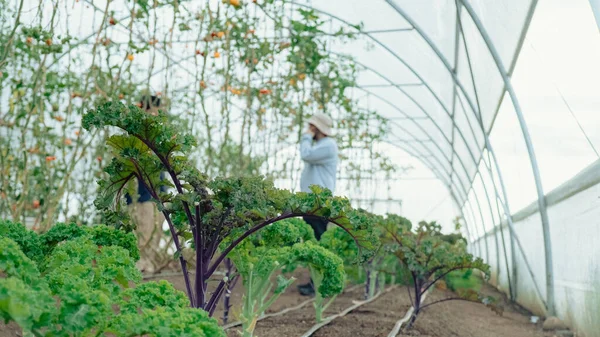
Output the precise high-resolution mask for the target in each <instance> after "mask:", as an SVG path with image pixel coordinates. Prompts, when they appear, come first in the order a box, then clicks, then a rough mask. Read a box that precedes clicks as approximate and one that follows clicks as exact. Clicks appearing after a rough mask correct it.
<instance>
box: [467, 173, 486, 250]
mask: <svg viewBox="0 0 600 337" xmlns="http://www.w3.org/2000/svg"><path fill="white" fill-rule="evenodd" d="M471 191H472V192H473V198H474V199H475V202H476V203H477V209H478V210H479V217H480V218H481V227H482V228H483V234H484V236H485V232H486V229H485V220H484V218H483V211H482V209H481V204H480V202H479V197H478V196H477V192H475V188H474V184H471ZM480 238H481V237H480ZM484 247H485V260H486V261H489V260H490V248H489V246H488V242H487V240H485V241H484Z"/></svg>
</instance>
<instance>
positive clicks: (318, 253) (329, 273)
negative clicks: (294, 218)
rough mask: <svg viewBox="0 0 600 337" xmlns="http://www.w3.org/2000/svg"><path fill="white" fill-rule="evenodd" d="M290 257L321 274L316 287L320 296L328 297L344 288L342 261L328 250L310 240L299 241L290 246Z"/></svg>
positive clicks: (344, 275)
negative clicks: (320, 279) (318, 284)
mask: <svg viewBox="0 0 600 337" xmlns="http://www.w3.org/2000/svg"><path fill="white" fill-rule="evenodd" d="M290 259H293V260H294V261H296V262H297V263H300V264H303V265H305V266H307V267H309V268H310V269H311V272H312V271H315V272H317V273H318V274H320V275H322V281H321V284H320V286H319V287H318V289H316V290H317V291H318V292H319V293H320V294H321V296H323V297H330V296H333V295H337V294H339V293H341V292H342V291H343V290H344V284H345V278H346V273H345V271H344V262H343V261H342V259H341V258H340V257H339V256H337V255H335V254H334V253H332V252H330V251H329V250H327V249H325V248H323V247H321V246H318V245H317V244H315V243H312V242H306V243H299V244H295V245H294V246H293V247H292V250H291V253H290Z"/></svg>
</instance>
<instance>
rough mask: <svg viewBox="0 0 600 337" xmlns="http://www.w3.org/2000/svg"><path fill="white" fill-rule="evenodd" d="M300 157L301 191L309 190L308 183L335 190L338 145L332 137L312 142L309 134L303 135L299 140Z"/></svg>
mask: <svg viewBox="0 0 600 337" xmlns="http://www.w3.org/2000/svg"><path fill="white" fill-rule="evenodd" d="M300 158H302V161H304V170H303V171H302V176H301V177H300V190H301V191H302V192H310V188H309V187H310V185H319V186H322V187H326V188H328V189H329V190H331V192H335V177H336V174H337V164H338V147H337V144H336V143H335V140H334V139H333V138H331V137H325V138H321V139H320V140H318V141H317V142H315V143H314V144H313V139H312V136H311V135H310V134H305V135H303V136H302V139H301V140H300Z"/></svg>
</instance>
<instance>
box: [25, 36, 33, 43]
mask: <svg viewBox="0 0 600 337" xmlns="http://www.w3.org/2000/svg"><path fill="white" fill-rule="evenodd" d="M25 41H26V42H27V44H32V43H33V38H32V37H31V36H28V37H27V39H26V40H25Z"/></svg>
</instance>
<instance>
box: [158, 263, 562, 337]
mask: <svg viewBox="0 0 600 337" xmlns="http://www.w3.org/2000/svg"><path fill="white" fill-rule="evenodd" d="M294 276H296V277H297V278H298V280H297V281H296V282H295V284H300V283H304V282H306V281H307V276H306V274H305V273H304V272H303V271H298V272H296V273H295V275H294ZM166 279H167V280H169V281H170V282H173V283H174V284H175V286H176V287H177V288H179V289H182V290H183V289H185V288H184V287H183V281H182V279H181V278H180V277H167V278H166ZM482 291H483V292H484V293H485V294H486V295H492V296H494V297H496V298H503V297H502V295H501V294H500V293H499V292H498V291H496V290H495V289H493V288H492V287H491V286H488V285H484V287H483V289H482ZM241 293H242V291H241V287H240V286H239V285H238V287H236V289H235V290H234V291H233V294H232V297H231V299H232V305H233V308H232V310H231V314H230V317H231V319H230V322H233V321H235V320H236V319H235V313H236V308H237V306H238V305H239V303H240V302H241ZM450 296H453V294H452V293H451V292H450V291H441V290H437V289H436V290H435V291H433V292H432V293H431V294H429V295H428V297H427V301H426V303H429V302H430V301H435V300H439V299H442V298H447V297H450ZM363 299H364V288H363V287H358V288H354V289H353V290H351V291H346V292H344V293H343V294H340V295H339V296H338V297H337V298H336V300H335V301H334V303H333V304H332V305H331V307H330V308H329V309H328V310H327V312H326V315H325V316H329V315H332V314H336V313H338V312H339V311H341V310H344V309H346V308H348V307H350V306H352V305H353V304H354V303H356V302H357V301H361V300H363ZM306 300H307V298H306V297H303V296H300V294H299V293H298V291H297V289H296V287H295V285H292V286H291V287H289V288H288V291H287V292H286V293H285V294H283V295H282V296H281V297H280V298H279V299H278V300H277V301H276V302H275V303H274V304H273V305H272V306H271V308H270V309H269V310H268V312H269V313H271V312H278V311H281V310H283V309H285V308H289V307H294V306H297V305H298V304H300V303H302V302H304V301H306ZM503 307H504V313H503V315H502V316H499V315H497V314H495V313H494V312H493V311H492V310H490V309H488V308H486V307H484V306H483V305H481V304H477V303H471V302H464V301H449V302H444V303H440V304H437V305H435V306H432V307H430V308H427V309H426V310H425V311H424V312H423V313H422V315H421V316H419V319H418V320H417V322H416V323H415V327H414V329H413V331H412V332H410V333H409V334H408V335H402V334H401V335H399V336H415V335H417V336H428V337H450V336H453V337H456V336H460V337H469V336H472V337H483V336H485V337H550V336H553V335H554V334H553V333H552V332H543V331H542V330H541V327H540V326H536V325H534V324H531V323H530V322H529V317H528V316H527V315H526V313H524V312H522V311H521V310H519V309H518V308H515V307H513V306H512V305H510V304H509V303H506V302H505V303H503ZM409 308H410V300H409V298H408V294H407V292H406V290H405V289H404V288H402V287H400V288H397V289H394V290H393V291H391V292H388V293H386V294H384V295H383V296H381V297H379V298H378V299H376V300H375V301H373V302H371V303H367V304H365V305H363V306H361V307H359V308H357V309H356V310H354V311H352V312H351V313H349V314H347V315H346V316H344V317H340V318H337V319H335V320H334V321H332V322H331V323H330V324H328V325H326V326H324V327H323V328H321V329H319V330H318V331H317V332H315V333H314V334H313V336H315V337H326V336H327V337H346V336H356V337H375V336H377V337H379V336H381V337H387V336H388V333H389V332H390V331H391V330H392V328H393V327H394V324H395V323H396V322H397V321H398V320H399V319H400V318H402V317H403V316H404V314H405V313H406V311H407V310H408V309H409ZM222 309H223V308H222V304H221V305H220V306H219V308H218V309H217V312H216V313H215V317H217V318H219V319H220V318H221V317H222ZM314 324H315V322H314V309H313V307H312V304H310V303H309V304H307V305H305V306H304V307H302V308H300V309H297V310H294V311H290V312H287V313H286V314H284V315H281V316H276V317H269V318H266V319H264V320H261V321H260V322H258V324H257V327H256V331H255V335H256V336H260V337H279V336H292V337H299V336H301V335H302V334H304V333H305V332H306V331H308V330H309V329H310V328H311V327H312V326H313V325H314ZM237 330H238V327H233V328H231V329H229V330H228V336H229V337H234V336H235V337H237V336H239V334H238V333H237Z"/></svg>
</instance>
